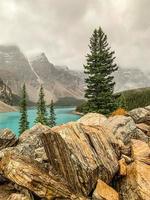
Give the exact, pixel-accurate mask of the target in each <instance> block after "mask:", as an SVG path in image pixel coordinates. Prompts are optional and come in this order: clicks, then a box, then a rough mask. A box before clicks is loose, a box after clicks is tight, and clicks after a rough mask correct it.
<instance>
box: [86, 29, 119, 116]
mask: <svg viewBox="0 0 150 200" xmlns="http://www.w3.org/2000/svg"><path fill="white" fill-rule="evenodd" d="M89 48H90V53H89V54H87V64H86V65H85V66H84V68H85V74H86V75H87V78H86V79H85V82H86V84H87V88H86V90H85V97H86V98H87V100H88V102H87V105H88V107H89V111H92V112H99V113H102V114H109V113H111V112H112V111H114V110H115V109H116V105H117V103H116V100H115V97H114V95H113V92H114V85H115V82H114V81H113V79H114V77H113V75H112V73H113V72H115V71H116V70H117V69H118V67H117V65H116V64H115V63H114V59H115V57H114V51H111V50H110V47H109V45H108V42H107V36H106V34H105V33H104V32H103V31H102V29H101V28H99V29H95V30H94V32H93V35H92V37H91V38H90V45H89Z"/></svg>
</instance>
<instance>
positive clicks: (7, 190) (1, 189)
mask: <svg viewBox="0 0 150 200" xmlns="http://www.w3.org/2000/svg"><path fill="white" fill-rule="evenodd" d="M12 191H13V188H12V187H10V186H9V185H8V184H3V185H0V200H7V199H8V198H9V196H10V195H11V194H12Z"/></svg>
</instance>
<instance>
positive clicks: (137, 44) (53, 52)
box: [0, 0, 150, 69]
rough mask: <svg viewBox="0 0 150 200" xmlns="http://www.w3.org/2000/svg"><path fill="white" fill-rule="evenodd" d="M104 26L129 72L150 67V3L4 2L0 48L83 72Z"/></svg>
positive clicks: (0, 11)
mask: <svg viewBox="0 0 150 200" xmlns="http://www.w3.org/2000/svg"><path fill="white" fill-rule="evenodd" d="M98 26H101V27H102V28H103V30H104V32H105V33H106V34H107V35H108V38H109V43H110V46H111V47H112V49H113V50H115V52H116V57H117V59H116V61H117V63H118V64H119V65H120V66H123V67H140V68H143V69H148V68H150V47H149V46H150V0H0V43H1V44H9V43H11V44H17V45H19V46H20V48H21V49H22V50H23V51H24V52H25V53H26V54H27V55H31V54H36V53H39V52H45V53H46V54H47V56H48V58H49V60H50V61H51V62H53V63H54V64H59V65H67V66H69V68H71V69H81V68H82V66H83V63H85V55H86V53H87V51H88V43H89V37H90V35H91V34H92V31H93V29H94V28H96V27H98Z"/></svg>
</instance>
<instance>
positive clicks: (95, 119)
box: [78, 113, 107, 126]
mask: <svg viewBox="0 0 150 200" xmlns="http://www.w3.org/2000/svg"><path fill="white" fill-rule="evenodd" d="M105 120H107V118H106V117H105V116H104V115H102V114H99V113H88V114H86V115H84V116H83V117H81V118H80V119H79V120H78V122H79V123H82V124H84V125H88V126H99V125H102V124H103V123H104V121H105Z"/></svg>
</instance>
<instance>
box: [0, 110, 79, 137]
mask: <svg viewBox="0 0 150 200" xmlns="http://www.w3.org/2000/svg"><path fill="white" fill-rule="evenodd" d="M74 109H75V108H74V107H63V108H62V107H59V108H56V109H55V113H56V118H57V119H56V123H57V125H59V124H64V123H67V122H70V121H76V120H77V119H79V118H80V116H79V115H75V114H73V113H72V112H73V111H74ZM19 117H20V114H19V112H8V113H0V129H3V128H9V129H11V130H12V131H13V132H14V133H16V134H18V122H19ZM35 117H36V110H35V109H31V110H28V121H29V122H30V127H32V126H33V125H34V121H35Z"/></svg>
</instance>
